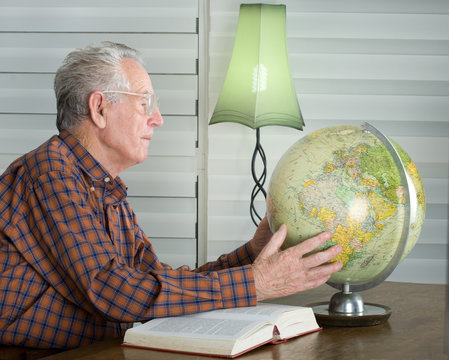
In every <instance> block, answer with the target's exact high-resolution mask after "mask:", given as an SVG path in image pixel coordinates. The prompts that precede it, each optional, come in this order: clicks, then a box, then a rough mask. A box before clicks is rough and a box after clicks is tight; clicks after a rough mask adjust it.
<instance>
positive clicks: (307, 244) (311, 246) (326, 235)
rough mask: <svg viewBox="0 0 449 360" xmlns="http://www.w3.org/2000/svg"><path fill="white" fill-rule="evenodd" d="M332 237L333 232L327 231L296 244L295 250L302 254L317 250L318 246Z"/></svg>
mask: <svg viewBox="0 0 449 360" xmlns="http://www.w3.org/2000/svg"><path fill="white" fill-rule="evenodd" d="M331 237H332V233H331V232H329V231H325V232H323V233H320V234H318V235H316V236H314V237H312V238H310V239H307V240H305V241H303V242H302V243H300V244H298V245H296V246H294V248H295V250H294V251H297V252H298V253H299V255H300V256H302V255H305V254H308V253H310V252H311V251H313V250H315V249H316V248H317V247H319V246H321V245H323V244H324V243H325V242H326V241H327V240H329V239H330V238H331Z"/></svg>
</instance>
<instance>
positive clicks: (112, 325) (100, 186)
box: [0, 131, 256, 348]
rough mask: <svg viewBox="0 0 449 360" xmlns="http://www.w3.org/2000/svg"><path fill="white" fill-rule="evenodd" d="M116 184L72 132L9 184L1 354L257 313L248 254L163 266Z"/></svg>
mask: <svg viewBox="0 0 449 360" xmlns="http://www.w3.org/2000/svg"><path fill="white" fill-rule="evenodd" d="M126 195H127V193H126V186H125V184H124V183H123V182H122V181H121V180H120V178H118V177H117V178H115V179H112V177H111V176H110V175H109V174H108V173H107V172H106V171H105V170H104V168H102V166H101V165H100V164H99V163H98V162H97V161H96V160H95V159H94V158H93V157H92V156H91V155H90V154H89V152H87V151H86V149H85V148H84V147H83V146H81V144H80V143H79V142H78V141H77V140H76V139H75V138H74V137H73V136H72V135H70V134H69V133H68V132H65V131H62V132H61V134H60V135H59V136H54V137H52V138H51V139H50V140H48V141H47V142H46V143H44V144H43V145H41V146H40V147H39V148H37V149H36V150H34V151H32V152H30V153H28V154H26V155H24V156H22V157H21V158H19V159H17V160H16V161H15V162H13V163H12V164H11V165H10V166H9V168H8V169H7V170H6V171H5V173H3V175H1V177H0V344H4V345H8V344H9V345H21V346H27V347H38V348H69V347H76V346H79V345H83V344H87V343H91V342H93V341H96V340H102V339H106V338H111V337H117V336H121V335H123V334H124V331H125V330H126V329H127V328H129V327H130V326H132V323H133V322H135V321H144V320H147V319H151V318H155V317H163V316H173V315H180V314H187V313H193V312H198V311H206V310H211V309H216V308H223V307H236V306H249V305H255V304H256V295H255V287H254V278H253V273H252V270H251V266H250V265H249V264H250V263H251V261H252V260H253V259H252V258H251V255H250V253H249V250H248V247H247V245H244V246H242V247H240V248H238V249H237V250H235V251H234V252H232V253H230V254H227V255H223V256H221V257H220V258H219V259H218V260H217V261H216V262H213V263H208V264H205V265H203V266H202V267H200V268H198V269H195V270H191V269H189V268H188V267H186V266H184V267H181V268H179V269H172V268H171V267H169V266H168V265H166V264H163V263H161V262H159V260H158V258H157V256H156V254H155V252H154V249H153V246H152V245H151V243H150V242H149V240H148V239H147V237H146V236H145V234H144V233H143V231H142V229H141V228H140V227H139V225H138V224H137V220H136V216H135V214H134V212H133V210H132V209H131V207H130V205H129V204H128V202H127V200H126Z"/></svg>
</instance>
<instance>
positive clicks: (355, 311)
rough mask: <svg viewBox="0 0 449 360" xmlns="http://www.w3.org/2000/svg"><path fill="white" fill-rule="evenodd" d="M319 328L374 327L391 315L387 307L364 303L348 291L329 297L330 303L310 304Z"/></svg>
mask: <svg viewBox="0 0 449 360" xmlns="http://www.w3.org/2000/svg"><path fill="white" fill-rule="evenodd" d="M309 306H310V307H312V309H313V312H314V313H315V317H316V319H317V321H318V323H319V324H320V326H374V325H380V324H383V323H384V322H386V321H387V320H388V318H389V317H390V315H391V309H390V308H389V307H387V306H383V305H378V304H372V303H366V304H365V303H364V302H363V299H362V297H361V296H360V294H358V293H355V292H351V291H349V286H345V288H344V289H343V291H342V292H339V293H336V294H334V295H333V296H332V297H331V300H330V302H329V303H328V302H322V303H314V304H310V305H309Z"/></svg>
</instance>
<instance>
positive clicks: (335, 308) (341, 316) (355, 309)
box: [308, 123, 414, 326]
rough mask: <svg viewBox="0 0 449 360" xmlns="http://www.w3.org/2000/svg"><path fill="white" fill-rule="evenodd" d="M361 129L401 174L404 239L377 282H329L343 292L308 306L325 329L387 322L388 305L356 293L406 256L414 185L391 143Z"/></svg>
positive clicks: (374, 131)
mask: <svg viewBox="0 0 449 360" xmlns="http://www.w3.org/2000/svg"><path fill="white" fill-rule="evenodd" d="M362 128H363V129H364V130H363V131H365V132H367V133H372V134H373V135H374V136H376V137H377V138H378V139H379V140H380V141H382V143H383V144H384V145H385V147H386V148H387V150H388V151H389V152H390V154H391V156H392V158H393V160H394V162H395V164H396V167H397V169H398V171H399V176H400V178H401V183H402V184H403V185H404V187H405V189H406V190H407V191H406V195H405V206H404V209H405V214H404V223H403V227H402V233H401V238H400V241H399V244H398V247H397V248H396V251H395V253H394V255H393V257H392V259H391V260H390V262H389V264H388V265H387V266H386V268H385V269H384V270H383V271H382V272H381V273H380V274H378V275H377V276H376V277H375V278H374V279H372V280H370V281H368V282H366V283H363V284H355V285H351V284H348V283H345V284H338V283H333V282H330V281H329V282H327V284H328V285H330V286H332V287H334V288H336V289H339V290H341V292H339V293H336V294H334V295H333V296H332V297H331V300H330V302H321V303H313V304H309V305H308V306H310V307H311V308H312V309H313V311H314V313H315V317H316V319H317V321H318V323H319V324H320V325H322V326H373V325H379V324H382V323H384V322H386V321H387V320H388V318H389V317H390V315H391V309H390V308H389V307H388V306H383V305H379V304H372V303H364V301H363V299H362V297H361V296H360V295H359V294H358V293H357V292H358V291H362V290H367V289H370V288H373V287H375V286H377V285H379V284H380V283H381V282H382V281H384V280H385V279H386V278H387V277H388V276H389V275H390V274H391V273H392V272H393V270H394V269H395V268H396V266H397V265H398V264H399V261H400V260H401V257H402V255H403V253H404V249H405V245H406V243H407V239H408V235H409V232H410V201H411V200H410V188H411V187H412V186H414V185H413V183H412V182H411V180H410V179H409V178H408V176H407V172H406V170H405V168H404V164H403V163H402V160H401V158H400V156H399V154H398V152H397V151H396V149H395V148H394V146H393V144H392V143H391V142H390V140H388V138H387V137H386V136H385V135H383V134H382V133H381V132H380V131H379V130H377V129H376V128H374V127H373V126H371V125H370V124H368V123H364V124H363V125H362Z"/></svg>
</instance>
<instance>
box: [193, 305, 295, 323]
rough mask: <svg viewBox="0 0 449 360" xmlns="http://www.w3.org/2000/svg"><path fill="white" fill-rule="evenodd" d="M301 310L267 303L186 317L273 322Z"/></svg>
mask: <svg viewBox="0 0 449 360" xmlns="http://www.w3.org/2000/svg"><path fill="white" fill-rule="evenodd" d="M298 309H302V307H299V306H290V305H279V304H269V303H258V304H257V306H247V307H238V308H229V309H218V310H213V311H207V312H203V313H198V314H193V315H188V316H198V317H202V318H214V319H221V318H226V319H230V318H235V319H243V318H245V319H248V320H250V319H254V320H256V319H257V320H260V321H271V322H273V323H274V322H275V320H276V319H277V318H278V317H279V315H280V314H282V313H284V312H287V311H293V310H295V311H296V310H298Z"/></svg>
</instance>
